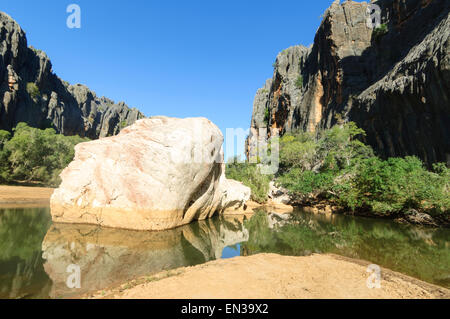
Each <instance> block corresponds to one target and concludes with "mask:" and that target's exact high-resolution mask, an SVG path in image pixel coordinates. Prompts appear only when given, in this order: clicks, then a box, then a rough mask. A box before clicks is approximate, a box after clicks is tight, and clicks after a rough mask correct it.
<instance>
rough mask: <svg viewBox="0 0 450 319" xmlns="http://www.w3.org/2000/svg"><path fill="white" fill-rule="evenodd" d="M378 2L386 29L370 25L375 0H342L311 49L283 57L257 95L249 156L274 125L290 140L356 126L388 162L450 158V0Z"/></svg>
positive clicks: (300, 48) (326, 17)
mask: <svg viewBox="0 0 450 319" xmlns="http://www.w3.org/2000/svg"><path fill="white" fill-rule="evenodd" d="M372 3H374V4H377V5H378V6H380V8H381V9H382V17H381V18H382V24H385V25H386V27H387V29H386V31H387V32H379V30H377V31H378V32H377V31H375V32H374V30H373V29H371V28H369V27H368V26H367V24H366V19H367V17H368V14H367V6H368V4H367V3H357V2H353V1H346V2H344V3H342V4H340V3H339V1H335V2H334V3H333V4H332V5H331V7H330V8H329V9H328V10H327V11H326V12H325V14H324V17H323V21H322V23H321V25H320V27H319V29H318V31H317V34H316V37H315V40H314V44H313V45H312V47H310V48H306V47H303V46H295V47H291V48H289V49H286V50H285V51H283V52H281V53H280V54H279V55H278V56H277V59H276V62H275V70H274V75H273V78H272V79H270V80H268V81H267V82H266V84H265V86H264V88H262V89H260V90H258V92H257V93H256V97H255V101H254V106H253V115H252V122H251V132H250V136H249V138H248V143H247V155H248V156H249V157H252V156H254V155H255V154H256V142H257V139H258V135H259V132H260V131H262V134H263V135H268V134H269V130H268V129H267V128H268V127H269V128H276V129H278V130H279V132H280V134H281V135H282V134H284V133H286V132H290V131H292V130H296V129H301V130H304V131H315V130H317V129H320V128H329V127H331V126H332V125H334V124H336V123H338V122H339V121H354V122H356V123H357V124H358V125H359V126H360V127H362V128H363V129H364V130H365V131H366V132H367V137H366V138H365V140H364V141H365V142H367V143H369V144H370V145H372V146H373V147H374V149H375V150H376V151H377V153H378V154H379V155H380V156H382V157H388V156H405V155H417V156H419V157H420V158H422V159H423V160H424V161H425V162H427V163H428V164H430V163H433V162H437V161H442V162H447V163H448V162H450V101H449V98H450V55H449V51H450V39H449V35H450V15H449V11H450V1H448V0H379V1H372ZM264 137H265V136H262V138H264Z"/></svg>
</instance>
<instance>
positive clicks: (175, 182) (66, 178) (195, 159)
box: [51, 117, 250, 230]
mask: <svg viewBox="0 0 450 319" xmlns="http://www.w3.org/2000/svg"><path fill="white" fill-rule="evenodd" d="M222 143H223V136H222V133H221V132H220V130H219V128H218V127H217V126H216V125H214V124H213V123H212V122H210V121H209V120H207V119H205V118H188V119H176V118H168V117H152V118H150V119H143V120H139V121H137V122H136V123H135V124H134V125H132V126H130V127H127V128H126V129H124V130H122V131H121V132H120V134H119V135H117V136H113V137H108V138H103V139H100V140H96V141H91V142H87V143H82V144H78V145H77V146H76V147H75V159H74V161H73V162H72V163H71V164H70V165H69V166H68V167H67V168H66V169H65V170H64V171H63V172H62V173H61V179H62V184H61V185H60V187H59V188H58V189H57V190H56V191H55V192H54V193H53V195H52V197H51V210H52V211H51V213H52V217H53V220H54V221H55V222H63V223H77V224H96V225H101V226H108V227H115V228H126V229H135V230H162V229H169V228H174V227H177V226H180V225H184V224H188V223H190V222H191V221H193V220H204V219H206V218H210V217H212V216H213V214H214V213H216V212H217V211H218V212H221V211H223V210H225V209H228V208H230V207H237V208H239V207H240V206H242V205H244V204H245V201H246V200H248V198H249V197H250V189H249V188H248V187H245V186H243V185H241V184H240V183H237V182H236V183H235V182H233V181H228V180H227V179H226V178H225V176H224V165H223V150H222Z"/></svg>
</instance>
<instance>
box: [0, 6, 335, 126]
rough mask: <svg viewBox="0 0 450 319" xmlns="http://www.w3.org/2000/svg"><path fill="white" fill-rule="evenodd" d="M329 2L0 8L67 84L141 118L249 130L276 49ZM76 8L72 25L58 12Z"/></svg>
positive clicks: (303, 39)
mask: <svg viewBox="0 0 450 319" xmlns="http://www.w3.org/2000/svg"><path fill="white" fill-rule="evenodd" d="M332 2H333V1H332V0H314V1H306V0H279V1H273V0H272V1H265V0H259V1H253V0H252V1H250V0H247V1H245V0H239V1H238V0H229V1H216V0H209V1H196V0H191V1H172V0H165V1H151V0H130V1H114V0H110V1H106V0H95V1H92V0H89V1H88V0H72V1H64V0H40V1H30V0H2V2H1V5H0V10H1V11H4V12H6V13H8V14H9V15H11V16H12V17H13V18H14V19H15V20H16V21H17V22H18V23H19V24H20V25H21V26H22V28H23V29H24V30H25V32H26V33H27V38H28V45H32V46H34V47H36V48H38V49H41V50H43V51H45V52H46V53H47V54H48V56H49V57H50V59H51V61H52V63H53V71H54V72H55V73H56V74H57V75H58V76H59V77H61V78H62V79H64V80H66V81H68V82H70V83H71V84H75V83H83V84H85V85H87V86H88V87H89V88H91V89H92V90H93V91H95V92H96V93H97V95H98V96H102V95H104V96H107V97H109V98H112V99H113V100H115V101H116V102H117V101H125V102H126V103H127V104H128V105H129V106H130V107H136V108H138V109H140V110H141V111H142V112H143V113H144V114H145V115H147V116H151V115H167V116H174V117H191V116H204V117H207V118H209V119H210V120H212V121H213V122H214V123H216V124H217V125H218V126H219V127H220V129H221V130H222V132H223V133H224V134H225V129H226V128H227V127H230V128H238V127H241V128H245V129H247V128H248V126H249V124H250V118H251V112H252V104H253V98H254V96H255V92H256V90H257V89H258V88H260V87H261V86H262V85H263V84H264V82H265V80H266V79H268V78H270V77H272V74H273V69H272V63H273V62H274V60H275V57H276V55H277V54H278V52H280V51H282V50H283V49H285V48H287V47H289V46H292V45H297V44H303V45H306V46H308V45H309V44H311V43H312V42H313V40H314V35H315V32H316V30H317V28H318V26H319V24H320V22H321V18H320V16H321V15H322V14H323V12H324V11H325V10H326V8H328V7H329V6H330V5H331V3H332ZM71 3H76V4H78V5H79V6H80V7H81V10H82V11H81V21H82V22H81V23H82V25H81V29H69V28H67V26H66V19H67V17H68V15H69V14H68V13H66V7H67V6H68V5H69V4H71Z"/></svg>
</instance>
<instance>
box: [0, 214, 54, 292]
mask: <svg viewBox="0 0 450 319" xmlns="http://www.w3.org/2000/svg"><path fill="white" fill-rule="evenodd" d="M50 223H51V217H50V213H49V210H48V208H28V209H20V208H9V209H0V299H3V298H11V299H13V298H14V299H15V298H46V297H47V293H48V291H49V290H50V287H51V281H50V279H49V278H48V276H47V274H46V273H45V271H44V269H43V267H42V258H41V242H42V239H43V238H44V235H45V232H46V231H47V229H48V228H49V226H50Z"/></svg>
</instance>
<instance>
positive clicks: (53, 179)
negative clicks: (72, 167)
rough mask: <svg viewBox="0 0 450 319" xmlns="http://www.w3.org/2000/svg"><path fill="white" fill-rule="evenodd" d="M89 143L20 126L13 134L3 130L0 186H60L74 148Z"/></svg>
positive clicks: (0, 144)
mask: <svg viewBox="0 0 450 319" xmlns="http://www.w3.org/2000/svg"><path fill="white" fill-rule="evenodd" d="M85 141H88V139H87V138H81V137H79V136H64V135H61V134H56V132H55V130H54V129H52V128H48V129H45V130H40V129H36V128H32V127H29V126H28V125H27V124H25V123H19V124H18V125H17V126H16V128H15V129H14V130H13V134H11V133H9V132H7V131H1V130H0V182H1V183H11V182H15V181H25V182H38V183H40V184H43V185H46V186H57V185H58V184H59V183H60V179H59V174H60V173H61V171H62V170H63V169H64V168H65V167H66V166H67V165H69V163H70V162H71V161H72V160H73V157H74V153H75V150H74V147H75V145H77V144H78V143H81V142H85Z"/></svg>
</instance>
